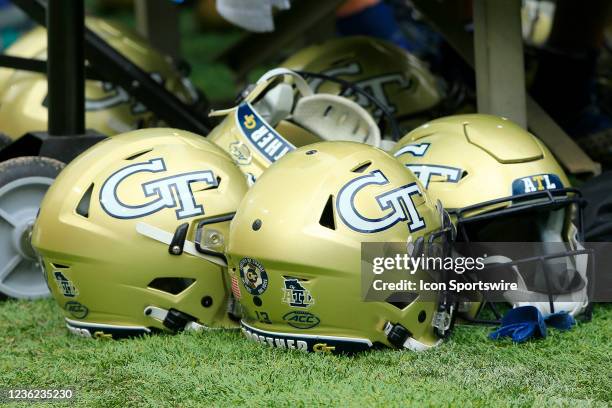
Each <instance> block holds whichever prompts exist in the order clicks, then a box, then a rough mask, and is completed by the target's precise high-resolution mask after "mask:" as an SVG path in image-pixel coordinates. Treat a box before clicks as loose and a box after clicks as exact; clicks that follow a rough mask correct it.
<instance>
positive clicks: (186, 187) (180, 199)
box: [100, 158, 217, 219]
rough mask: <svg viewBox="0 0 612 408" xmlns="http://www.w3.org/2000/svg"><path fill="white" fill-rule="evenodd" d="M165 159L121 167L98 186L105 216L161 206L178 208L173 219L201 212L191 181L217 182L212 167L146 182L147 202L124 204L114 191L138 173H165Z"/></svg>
mask: <svg viewBox="0 0 612 408" xmlns="http://www.w3.org/2000/svg"><path fill="white" fill-rule="evenodd" d="M166 171H167V170H166V164H165V163H164V159H162V158H157V159H151V160H149V161H147V162H144V163H137V164H132V165H129V166H127V167H124V168H122V169H120V170H118V171H117V172H115V173H114V174H113V175H112V176H110V177H109V178H108V179H107V180H106V181H105V182H104V184H103V185H102V189H100V204H101V205H102V208H103V209H104V211H106V213H107V214H108V215H110V216H111V217H114V218H123V219H127V218H140V217H144V216H146V215H149V214H153V213H156V212H158V211H161V210H163V209H164V208H177V207H178V209H177V210H176V211H175V212H176V218H177V219H182V218H189V217H194V216H196V215H202V214H204V207H203V206H202V205H199V204H196V201H195V198H194V197H193V191H192V190H191V184H192V183H196V182H203V183H206V184H208V185H210V186H216V185H217V178H216V177H215V175H214V174H213V172H212V171H211V170H200V171H192V172H189V173H181V174H175V175H172V176H169V177H162V178H159V179H156V180H152V181H149V182H147V183H144V184H143V185H142V193H143V198H149V201H148V202H145V203H143V204H140V205H129V204H126V203H124V202H123V201H122V200H121V199H120V198H119V195H118V193H117V190H118V188H119V186H120V185H121V183H122V182H123V181H124V180H125V179H127V178H128V177H130V176H132V175H134V174H137V173H162V172H166Z"/></svg>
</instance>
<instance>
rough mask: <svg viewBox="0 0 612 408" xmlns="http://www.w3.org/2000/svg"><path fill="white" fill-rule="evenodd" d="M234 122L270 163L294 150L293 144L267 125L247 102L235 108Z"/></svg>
mask: <svg viewBox="0 0 612 408" xmlns="http://www.w3.org/2000/svg"><path fill="white" fill-rule="evenodd" d="M236 123H237V124H238V128H239V129H240V131H241V132H242V134H243V135H244V137H245V138H246V139H247V140H248V141H249V142H250V143H251V145H252V146H253V147H254V148H255V149H256V150H257V151H258V152H259V153H261V155H262V156H263V157H264V158H265V159H266V160H267V161H268V162H270V163H274V162H275V161H277V160H278V159H280V158H281V157H283V156H284V155H285V154H287V153H289V152H290V151H292V150H295V146H293V145H292V144H291V143H289V142H288V141H287V140H286V139H285V138H284V137H282V136H281V135H280V134H279V133H278V132H277V131H276V130H274V128H272V127H271V126H270V125H268V124H267V123H266V121H265V120H263V119H262V118H261V117H260V116H259V115H258V114H257V112H255V110H254V109H253V107H252V106H251V104H250V103H248V102H245V103H243V104H241V105H240V106H239V107H238V109H236Z"/></svg>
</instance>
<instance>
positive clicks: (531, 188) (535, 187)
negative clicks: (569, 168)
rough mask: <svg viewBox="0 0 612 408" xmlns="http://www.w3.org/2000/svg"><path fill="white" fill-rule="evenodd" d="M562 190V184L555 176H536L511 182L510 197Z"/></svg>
mask: <svg viewBox="0 0 612 408" xmlns="http://www.w3.org/2000/svg"><path fill="white" fill-rule="evenodd" d="M558 188H563V183H562V182H561V180H560V179H559V176H557V175H556V174H537V175H534V176H528V177H522V178H519V179H516V180H514V181H513V182H512V195H519V194H526V193H535V192H536V191H545V190H555V189H558Z"/></svg>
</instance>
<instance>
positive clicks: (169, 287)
mask: <svg viewBox="0 0 612 408" xmlns="http://www.w3.org/2000/svg"><path fill="white" fill-rule="evenodd" d="M195 281H196V280H195V279H192V278H155V279H153V280H152V281H151V283H149V284H148V285H147V286H148V287H149V288H151V289H157V290H159V291H162V292H166V293H169V294H171V295H178V294H179V293H181V292H183V291H185V290H186V289H187V288H189V287H190V286H191V285H193V283H194V282H195Z"/></svg>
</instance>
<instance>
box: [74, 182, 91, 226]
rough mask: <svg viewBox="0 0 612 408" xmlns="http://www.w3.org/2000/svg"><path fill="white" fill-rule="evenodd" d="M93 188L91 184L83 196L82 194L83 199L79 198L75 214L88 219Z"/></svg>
mask: <svg viewBox="0 0 612 408" xmlns="http://www.w3.org/2000/svg"><path fill="white" fill-rule="evenodd" d="M93 187H94V185H93V183H91V184H90V185H89V188H88V189H87V191H86V192H85V194H83V197H81V201H79V204H78V205H77V208H76V213H77V214H79V215H80V216H82V217H85V218H89V204H90V202H91V194H92V192H93Z"/></svg>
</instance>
